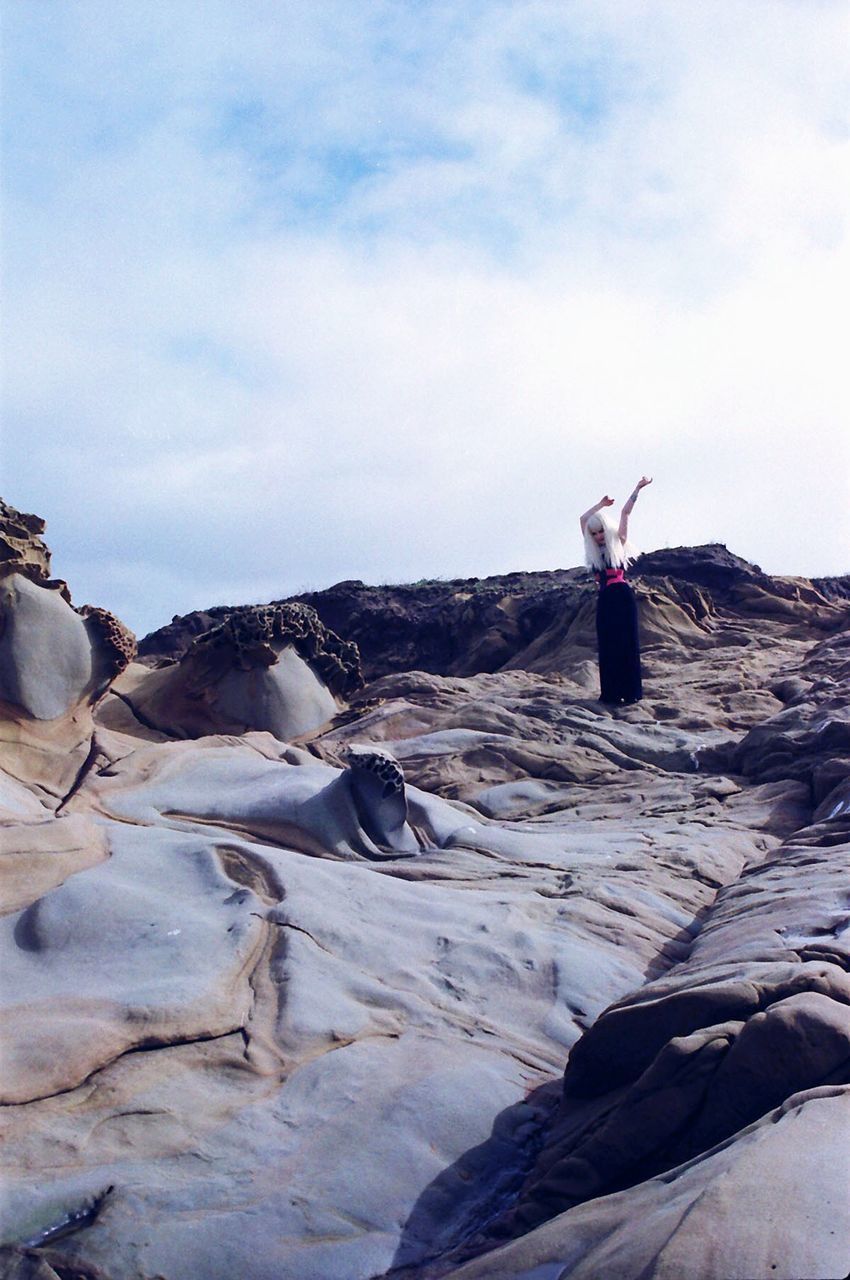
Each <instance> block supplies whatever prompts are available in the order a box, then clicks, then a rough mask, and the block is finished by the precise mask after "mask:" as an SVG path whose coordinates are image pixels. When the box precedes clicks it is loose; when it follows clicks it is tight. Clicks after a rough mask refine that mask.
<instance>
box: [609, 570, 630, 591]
mask: <svg viewBox="0 0 850 1280" xmlns="http://www.w3.org/2000/svg"><path fill="white" fill-rule="evenodd" d="M625 581H626V575H625V573H624V572H623V570H622V569H606V570H605V585H606V587H610V586H611V585H612V584H613V583H615V582H625Z"/></svg>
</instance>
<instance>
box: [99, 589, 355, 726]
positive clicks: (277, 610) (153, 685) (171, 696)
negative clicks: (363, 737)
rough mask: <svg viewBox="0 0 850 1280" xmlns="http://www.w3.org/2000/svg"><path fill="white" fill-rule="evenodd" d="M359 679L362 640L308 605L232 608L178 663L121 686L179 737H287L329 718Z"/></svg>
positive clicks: (140, 714) (145, 713)
mask: <svg viewBox="0 0 850 1280" xmlns="http://www.w3.org/2000/svg"><path fill="white" fill-rule="evenodd" d="M361 684H362V679H361V676H360V668H359V659H358V654H357V647H356V645H354V644H351V643H348V642H343V641H340V640H339V638H338V637H337V636H335V635H334V634H333V633H332V632H330V631H328V630H327V629H326V628H325V627H324V626H323V625H322V623H321V622H319V620H318V618H317V617H316V614H315V613H314V612H313V610H311V609H308V608H307V607H306V606H305V605H291V604H281V605H275V606H271V605H269V606H264V607H257V608H248V609H242V610H235V611H233V612H232V613H230V614H229V615H228V617H227V618H226V619H225V620H224V621H223V622H220V623H218V625H217V626H215V627H213V628H212V630H210V631H207V632H204V633H202V634H201V635H199V636H198V638H197V639H196V640H194V641H193V643H192V644H191V646H190V647H189V648H188V649H187V650H186V652H185V653H184V654H183V656H182V657H181V658H180V660H179V661H178V662H169V663H167V664H166V665H165V666H162V667H159V668H157V669H156V670H153V671H149V672H148V671H141V672H140V671H138V670H137V671H135V672H134V673H131V675H130V676H128V678H127V679H126V680H125V681H123V682H121V683H119V684H118V685H117V686H116V690H115V691H116V693H117V694H118V695H120V696H121V697H122V698H123V699H124V701H125V702H126V703H127V704H128V705H129V707H130V708H131V710H132V711H133V713H134V714H135V715H136V716H137V718H138V719H140V720H141V721H142V723H143V724H146V725H148V726H149V727H153V728H155V729H158V730H160V731H162V732H165V733H168V734H173V735H175V736H177V737H190V738H197V737H202V736H203V735H204V734H208V733H245V732H248V731H250V730H267V731H268V732H269V733H273V734H274V735H275V737H277V738H280V739H282V740H283V741H288V740H290V739H292V738H295V737H298V736H299V735H300V734H303V733H307V732H309V731H310V730H312V729H316V728H318V727H319V726H320V725H322V724H324V723H325V722H326V721H328V720H331V719H332V718H333V717H334V716H335V715H336V714H337V712H338V711H339V710H340V708H341V706H342V705H343V703H342V699H343V698H344V696H345V695H346V694H348V693H350V692H352V691H353V690H355V689H357V688H358V687H359V686H360V685H361Z"/></svg>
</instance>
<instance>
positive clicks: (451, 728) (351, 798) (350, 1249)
mask: <svg viewBox="0 0 850 1280" xmlns="http://www.w3.org/2000/svg"><path fill="white" fill-rule="evenodd" d="M10 519H11V517H10ZM26 521H30V522H33V523H31V524H27V523H26ZM12 523H13V524H14V526H15V529H17V530H23V534H26V535H27V536H26V537H25V536H23V534H21V533H9V535H8V537H7V543H8V545H10V546H12V545H13V540H14V539H17V541H18V543H21V544H25V546H27V547H30V549H29V550H23V549H22V550H21V554H20V556H19V558H18V560H17V561H16V563H17V564H18V565H21V564H24V563H31V564H32V565H34V566H35V567H33V568H28V569H27V570H26V572H24V571H20V572H17V571H14V572H17V576H18V578H19V579H20V582H24V583H26V586H24V587H23V588H20V586H19V584H17V585H16V586H15V590H16V591H20V594H19V595H18V596H16V597H15V601H16V603H15V605H14V610H13V611H12V612H10V613H9V614H8V615H7V617H8V618H10V619H11V621H10V623H9V627H8V629H7V632H6V633H5V636H10V637H11V639H10V640H9V646H8V647H7V648H6V649H4V650H3V651H2V653H3V655H5V656H4V661H3V666H2V678H3V679H4V680H5V681H6V682H7V683H6V685H5V686H4V687H5V688H6V689H7V690H8V691H10V692H15V694H16V696H17V697H18V698H19V699H25V700H29V702H30V705H31V707H36V701H35V700H36V699H37V698H42V697H44V698H45V699H48V697H50V698H54V699H56V700H54V701H53V702H50V701H49V700H47V701H45V702H44V703H43V704H39V707H38V708H36V709H41V710H43V711H45V710H46V711H48V712H52V711H54V710H55V709H56V707H57V706H60V705H62V699H61V697H58V693H59V692H61V690H62V689H63V688H66V689H67V690H73V691H75V692H74V694H73V698H72V699H71V702H70V704H69V706H70V709H69V710H66V711H64V712H62V713H61V714H60V715H59V716H54V717H52V718H50V717H48V718H47V719H43V720H39V719H38V718H37V717H36V716H35V714H34V711H33V710H32V709H26V707H25V705H24V702H23V701H19V702H13V701H8V700H7V701H5V702H4V703H3V704H2V705H0V728H2V732H3V733H4V734H7V735H9V736H8V737H7V742H8V743H12V742H14V743H15V748H16V751H15V754H14V755H12V754H8V755H4V756H3V759H2V760H0V765H2V768H3V772H0V830H2V836H3V852H2V853H0V885H1V886H2V890H3V903H4V912H5V914H4V916H3V917H2V920H0V924H1V925H2V928H0V964H2V966H3V972H4V974H5V975H6V981H5V982H4V984H3V986H2V991H0V1025H2V1035H3V1044H4V1073H3V1082H2V1088H3V1102H4V1104H5V1105H4V1106H3V1107H2V1109H0V1123H2V1126H3V1138H4V1157H3V1158H4V1161H5V1164H4V1168H3V1171H2V1176H3V1179H4V1190H5V1198H4V1201H3V1204H2V1209H0V1232H1V1234H0V1273H2V1274H4V1275H9V1276H10V1277H18V1278H20V1280H24V1278H25V1277H29V1278H30V1280H51V1277H60V1278H61V1277H68V1276H72V1275H75V1276H76V1275H79V1276H83V1277H86V1280H88V1277H102V1276H108V1277H110V1278H111V1280H124V1278H125V1277H126V1278H127V1280H130V1277H150V1278H151V1280H153V1277H162V1278H163V1280H197V1277H198V1276H203V1277H205V1280H232V1277H233V1276H237V1275H239V1276H245V1277H247V1278H248V1280H372V1278H374V1277H380V1276H387V1277H390V1276H391V1277H393V1278H394V1280H402V1277H404V1278H410V1280H412V1278H413V1277H416V1278H417V1280H429V1278H431V1277H438V1276H457V1277H458V1280H460V1278H461V1277H463V1278H464V1280H473V1278H481V1280H483V1278H484V1277H488V1280H509V1278H510V1280H519V1278H520V1277H522V1278H523V1280H559V1278H564V1280H565V1278H566V1277H567V1276H569V1277H571V1278H572V1277H580V1276H584V1277H594V1278H595V1277H599V1276H602V1275H605V1276H608V1275H611V1276H617V1277H619V1278H620V1280H644V1278H646V1277H651V1276H657V1277H659V1280H660V1277H663V1276H676V1277H679V1276H690V1275H693V1276H697V1275H698V1276H700V1277H701V1278H704V1280H728V1278H729V1277H730V1276H733V1275H737V1276H742V1277H743V1276H746V1277H749V1278H750V1280H752V1278H754V1277H755V1278H758V1280H768V1277H776V1278H777V1280H799V1278H800V1277H802V1276H810V1277H814V1276H818V1277H827V1276H829V1277H832V1276H834V1277H840V1276H845V1275H846V1274H847V1270H848V1266H850V1249H848V1240H850V1222H848V1216H847V1215H848V1200H847V1196H846V1190H845V1188H846V1186H847V1185H848V1180H850V1179H849V1178H848V1175H850V1167H848V1151H850V1142H848V1136H850V1119H848V1114H847V1112H848V1098H850V985H848V981H849V980H848V972H850V932H848V929H849V928H850V925H849V924H848V921H850V915H849V914H848V898H847V883H848V881H847V867H848V860H850V800H848V797H849V796H850V791H848V787H850V744H848V741H847V736H846V730H847V721H846V706H847V689H848V680H850V671H848V612H847V602H846V599H845V598H844V597H843V596H842V595H841V593H840V592H831V593H827V592H825V591H823V590H821V589H819V588H818V587H815V586H812V585H811V584H808V583H806V582H804V581H802V580H795V579H774V578H769V577H768V576H767V575H764V574H762V573H761V572H760V571H759V570H757V569H756V568H755V567H754V566H749V565H747V564H746V562H744V561H741V560H739V559H738V558H737V557H735V556H732V555H730V553H728V552H726V550H725V549H724V548H695V549H691V550H690V551H689V550H688V549H677V550H676V551H674V552H658V553H655V554H654V555H653V556H646V557H643V561H642V576H641V578H640V583H639V591H640V595H641V610H642V626H643V630H644V639H645V647H646V664H645V665H646V671H645V677H646V678H645V690H646V696H645V698H644V701H643V703H641V704H640V705H638V706H635V707H631V708H628V709H624V710H617V711H611V710H610V709H607V708H605V707H602V706H600V704H599V703H598V702H597V701H596V687H595V669H594V654H593V632H592V594H590V593H588V592H587V590H586V588H585V586H584V585H583V577H582V574H581V573H580V571H578V570H566V571H561V572H559V573H557V574H553V575H541V574H535V575H528V577H527V578H524V576H523V575H519V574H517V575H509V577H508V578H505V579H500V580H498V581H494V580H490V581H489V582H488V583H486V584H483V585H482V584H474V583H467V584H456V583H453V584H425V585H424V586H419V587H414V588H395V589H391V588H365V587H363V586H362V584H343V585H342V586H341V587H338V588H334V589H332V590H331V592H330V593H327V596H326V598H325V599H324V601H322V600H321V599H319V597H318V596H316V597H314V598H313V599H312V600H311V601H310V605H307V604H305V603H304V602H295V603H292V602H289V603H285V602H280V603H279V604H278V605H276V606H272V607H270V608H268V609H263V610H257V609H247V608H246V609H243V610H233V609H224V610H209V611H207V612H206V613H205V614H203V615H193V616H191V617H190V618H189V620H186V619H184V620H176V621H175V623H174V624H173V628H172V629H171V630H170V631H169V633H168V634H167V635H165V636H164V635H163V633H160V634H159V636H158V637H148V638H147V640H146V641H145V642H143V645H142V649H143V651H144V653H145V655H146V656H145V659H144V665H142V664H132V665H131V666H130V667H127V668H126V669H125V670H124V671H123V673H122V674H120V675H118V676H116V672H115V670H114V668H115V667H116V666H119V665H120V661H119V660H118V659H115V658H113V659H108V654H109V653H110V652H112V653H114V652H117V651H118V650H119V649H120V637H119V636H118V634H117V633H116V636H115V637H113V639H112V641H110V640H109V638H108V636H105V634H104V633H105V632H108V630H109V627H110V625H111V624H110V623H109V621H108V619H99V618H96V617H95V616H94V614H92V613H89V615H88V616H87V617H84V616H82V614H81V613H77V612H76V611H75V610H73V609H72V608H71V606H70V604H69V602H68V600H67V599H65V598H64V596H63V594H62V592H61V590H59V589H57V588H55V587H50V586H47V585H45V583H46V582H47V581H48V579H47V578H46V577H44V576H41V575H44V574H48V573H49V555H48V553H47V551H46V548H43V544H42V549H41V550H39V549H38V544H37V543H36V542H35V541H33V542H32V545H31V546H30V543H29V542H28V541H27V538H28V537H29V536H30V535H31V536H32V538H33V539H35V538H38V537H39V536H40V532H41V529H42V526H41V524H40V522H38V521H35V518H34V517H25V518H24V517H21V518H18V519H17V521H14V520H13V521H12ZM33 575H36V576H37V578H38V580H36V577H34V576H33ZM11 576H14V573H13V574H12V575H9V574H7V575H6V578H5V579H4V581H6V582H8V581H9V580H10V577H11ZM30 589H32V591H37V592H42V593H43V594H44V596H45V597H46V598H47V599H48V600H50V601H51V602H55V601H59V602H60V603H61V604H62V605H63V606H64V609H63V610H57V609H56V608H55V607H54V604H53V603H50V604H46V603H45V600H44V599H42V596H41V595H35V596H33V595H31V594H29V592H30ZM464 595H465V596H466V599H461V598H460V597H461V596H464ZM310 606H315V610H316V612H315V613H314V612H312V610H311V607H310ZM346 610H348V612H346ZM382 610H383V611H384V621H385V626H383V627H382V624H381V611H382ZM66 611H67V612H66ZM331 627H332V628H333V632H334V633H336V634H332V633H331V631H330V630H329V628H331ZM25 628H29V631H28V632H27V634H28V635H29V636H31V640H32V647H30V646H24V645H23V642H22V641H21V642H20V643H19V640H20V638H21V637H22V636H23V635H24V629H25ZM80 628H82V631H81V630H80ZM16 637H17V639H16ZM51 637H53V641H54V644H55V643H56V639H57V637H58V640H59V642H60V644H59V652H61V653H62V654H63V655H65V656H64V658H63V664H64V665H63V667H62V673H61V678H60V675H54V674H53V673H51V672H48V671H47V669H46V667H47V658H46V657H45V655H46V654H47V653H48V651H49V647H50V646H49V641H50V639H51ZM4 638H5V637H4ZM84 641H85V643H84ZM355 641H356V642H357V643H358V644H362V645H363V651H364V654H365V655H366V657H365V666H366V670H367V673H368V674H369V677H370V683H368V684H367V685H366V686H365V687H363V688H359V687H358V685H359V678H358V671H357V665H356V650H355V648H354V642H355ZM86 644H88V646H89V647H88V649H87V648H86ZM420 645H421V650H420V649H418V648H417V646H420ZM169 646H170V648H169ZM127 652H129V651H127ZM87 653H88V654H89V667H87V666H86V661H87V659H86V654H87ZM93 653H95V654H97V655H99V656H98V658H97V661H96V662H95V661H94V660H93V659H92V658H91V655H92V654H93ZM124 656H126V653H125V655H124ZM420 656H421V658H422V660H421V661H417V660H416V659H417V657H420ZM36 662H38V663H41V669H43V670H44V672H45V677H44V680H43V681H39V680H38V679H37V678H36V677H35V676H34V674H33V672H34V671H35V670H36V667H30V666H28V663H36ZM110 662H111V664H112V665H111V666H110ZM156 663H159V665H155V664H156ZM429 668H430V669H429ZM378 673H381V674H378ZM62 681H64V682H65V683H64V685H63V683H62ZM269 681H272V682H273V683H271V684H270V683H269ZM16 682H17V683H16ZM107 686H108V687H109V689H110V690H111V691H112V692H108V693H104V690H105V689H106V688H107ZM317 690H318V691H317ZM343 700H344V701H345V706H344V707H343V705H342V704H343ZM93 712H94V715H93ZM74 717H76V718H77V719H76V723H77V725H78V728H79V729H80V731H81V733H82V736H81V744H82V746H83V748H84V758H83V760H82V763H78V762H76V759H75V761H72V764H73V770H72V778H71V781H70V782H69V783H68V784H67V785H66V786H65V790H64V791H63V790H61V788H59V787H58V785H57V776H58V775H57V774H56V772H55V770H56V764H55V759H56V755H57V752H58V750H59V748H57V747H56V746H55V745H54V746H51V745H50V744H51V743H53V744H55V743H57V742H58V743H59V744H60V745H61V744H62V743H67V742H68V741H69V738H68V723H69V722H70V720H73V718H74ZM86 717H87V719H86ZM287 717H289V718H288V719H287ZM24 723H26V725H27V726H28V732H29V733H31V734H33V733H35V732H36V731H37V732H38V733H40V734H41V738H40V739H39V741H40V742H41V744H42V750H43V754H44V757H45V759H47V760H48V761H49V762H50V763H49V767H48V766H47V765H42V766H41V768H42V776H36V772H35V765H34V764H33V761H34V760H35V759H36V754H35V751H34V748H30V747H29V746H28V745H26V746H25V745H24V744H23V741H22V739H21V738H20V736H18V737H17V738H16V737H15V736H14V735H15V734H18V735H20V725H21V724H24ZM33 726H36V728H35V729H34V728H33ZM86 726H87V728H86ZM27 751H30V755H29V756H26V752H27ZM25 756H26V759H27V760H28V761H29V763H27V764H26V765H24V764H22V763H21V762H22V760H24V758H25ZM69 767H70V766H69ZM51 770H53V773H51ZM48 783H49V785H48ZM51 787H52V788H53V789H52V790H51ZM4 1268H5V1269H4Z"/></svg>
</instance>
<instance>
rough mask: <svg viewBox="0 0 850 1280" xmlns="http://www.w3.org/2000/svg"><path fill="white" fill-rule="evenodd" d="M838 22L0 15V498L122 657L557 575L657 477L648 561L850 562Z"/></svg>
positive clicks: (155, 9)
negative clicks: (403, 584) (23, 520)
mask: <svg viewBox="0 0 850 1280" xmlns="http://www.w3.org/2000/svg"><path fill="white" fill-rule="evenodd" d="M841 8H843V6H842V7H841ZM841 8H839V6H838V4H831V3H815V4H811V3H802V0H801V2H800V3H794V2H792V0H779V2H778V3H777V2H776V0H770V3H767V2H766V0H765V2H761V0H759V2H756V3H746V4H743V3H737V2H735V0H729V3H724V4H722V5H718V6H711V7H710V8H709V7H705V6H699V5H697V4H695V3H694V4H691V3H685V4H682V3H681V2H677V3H675V4H673V3H672V2H671V3H659V4H653V5H652V6H647V5H645V4H643V3H627V2H625V3H624V2H621V0H618V2H617V3H616V4H614V3H613V2H612V3H607V2H606V3H593V4H591V3H589V0H588V2H587V3H581V4H576V5H571V6H569V7H566V6H563V5H562V4H554V3H548V2H546V0H539V2H523V0H515V2H509V0H505V2H503V3H500V4H490V5H488V6H486V7H485V6H478V7H476V6H474V5H473V6H469V7H464V8H463V9H460V8H459V7H458V6H455V5H452V4H449V3H433V4H428V5H409V6H408V5H398V4H386V5H378V6H374V5H369V6H356V5H354V6H352V5H349V4H343V5H334V4H330V3H328V4H326V5H320V6H309V7H308V6H301V5H290V6H278V5H264V4H258V5H256V6H252V7H251V11H250V14H248V15H247V16H244V15H243V16H244V21H242V20H240V21H239V22H237V21H236V20H235V18H234V12H235V11H234V10H233V8H232V6H230V5H229V4H221V5H216V4H213V3H206V2H205V3H203V4H201V3H192V2H191V0H181V2H180V3H179V4H178V3H176V0H175V3H174V4H172V5H157V6H150V7H146V8H144V9H143V10H141V9H135V10H128V9H124V10H121V11H120V13H113V8H112V6H109V7H108V8H105V7H104V6H103V5H101V4H100V3H95V2H94V0H87V2H82V3H80V4H78V5H72V6H67V7H65V8H63V10H62V14H61V19H59V20H58V27H57V29H56V30H54V32H53V41H54V43H53V45H52V46H51V45H49V44H48V45H46V46H45V45H43V44H42V43H41V41H40V38H39V37H40V31H39V30H38V29H37V27H36V26H34V25H33V23H32V21H31V20H28V18H27V13H28V11H27V10H21V11H19V13H18V15H16V16H17V18H18V21H19V23H20V26H21V30H19V31H17V32H14V33H13V39H12V45H13V48H12V49H11V50H10V56H11V54H12V53H13V52H20V53H23V54H25V55H26V57H25V58H24V62H25V63H29V64H30V68H29V69H30V79H31V80H32V83H33V84H35V86H36V89H37V90H38V95H37V98H33V97H32V96H28V95H29V94H30V93H31V90H30V89H29V88H28V87H27V86H28V85H29V83H30V81H29V80H28V81H27V82H26V84H23V83H21V84H18V83H17V82H16V83H15V84H13V86H12V88H13V91H14V94H15V95H16V96H17V97H18V99H19V100H20V101H21V102H22V103H23V102H26V103H27V104H28V106H29V116H28V117H26V116H25V118H28V119H29V125H28V126H27V129H25V130H24V135H25V136H24V139H23V142H22V143H20V144H19V149H18V150H17V151H16V152H14V153H13V154H12V161H13V164H12V170H13V181H12V183H11V185H10V189H9V191H8V192H7V197H6V217H7V223H10V224H11V236H10V243H12V244H13V245H14V246H15V247H14V249H13V250H12V251H10V253H9V268H10V269H9V281H10V285H9V288H10V291H11V292H12V293H13V294H14V299H15V307H16V324H15V326H14V331H13V332H12V333H11V335H10V340H9V354H8V357H7V367H8V375H7V384H8V389H7V400H8V406H9V419H10V421H12V422H13V424H14V426H13V428H12V430H10V432H9V433H8V435H7V439H6V441H5V445H4V459H5V467H4V471H5V473H6V483H5V485H4V488H5V490H6V496H7V497H8V498H9V500H11V501H12V502H14V503H16V504H17V505H20V506H27V507H29V508H30V509H35V510H37V511H39V513H40V514H42V515H44V516H45V517H46V518H47V519H48V521H49V525H48V536H49V540H50V542H51V544H52V545H53V547H54V551H55V568H56V570H57V572H60V573H62V574H64V575H65V576H67V577H68V578H69V580H70V581H71V586H72V588H73V589H74V591H75V596H76V597H79V598H83V597H86V598H88V599H91V600H93V601H96V602H98V603H102V604H105V605H107V606H109V607H112V608H115V609H116V611H117V612H119V613H121V614H122V615H123V616H125V617H126V619H127V621H129V622H130V623H131V625H133V626H135V627H137V628H138V629H139V630H140V631H143V630H146V629H148V628H149V627H151V626H154V625H157V624H159V623H161V622H162V621H164V620H167V618H168V617H170V615H171V613H173V612H178V611H185V610H187V609H189V608H192V607H198V606H199V605H201V604H212V603H216V602H220V601H222V600H231V601H232V600H235V599H238V598H244V599H251V598H262V597H264V596H272V595H282V594H285V593H287V592H289V591H292V590H296V589H298V588H301V587H305V586H320V585H325V584H327V583H329V582H331V581H333V580H336V579H339V578H344V577H363V578H367V579H369V578H371V579H373V580H374V579H383V580H393V579H396V580H400V579H404V578H411V577H412V578H418V577H422V576H434V575H442V574H457V575H462V574H476V573H486V572H490V571H498V570H503V569H516V568H526V567H527V568H537V567H547V566H552V567H554V566H555V565H565V564H571V563H576V562H577V561H578V559H579V557H580V548H579V545H578V540H577V537H576V536H575V528H574V526H575V517H576V513H577V512H578V511H579V510H581V509H584V508H585V507H586V506H587V505H589V503H590V502H591V501H594V500H595V499H596V498H597V497H598V496H601V493H602V492H603V491H605V490H606V489H607V490H609V491H611V492H615V493H616V495H617V496H618V497H625V496H626V492H627V490H628V489H629V488H630V487H631V485H632V483H633V482H634V480H635V479H636V478H637V476H638V475H640V474H641V472H643V471H644V470H646V471H649V472H655V473H656V483H655V485H654V486H653V488H652V489H650V490H648V491H647V493H646V494H645V495H643V497H642V499H641V504H640V507H639V509H638V512H637V513H636V517H635V524H634V532H635V540H636V541H638V542H639V543H640V544H641V545H643V546H647V547H649V546H652V545H658V544H663V543H665V542H667V543H697V542H701V541H707V540H714V539H721V540H723V541H726V542H727V543H728V545H729V546H730V547H731V548H732V549H733V550H735V551H737V552H739V553H740V554H743V555H746V556H748V557H750V558H752V559H754V560H757V561H760V562H761V563H762V565H763V567H765V568H766V569H768V570H770V571H773V572H783V571H785V572H804V573H810V574H817V573H830V572H833V573H837V572H845V571H847V570H848V569H850V564H848V562H847V558H846V554H845V550H846V547H847V545H848V537H847V534H848V532H850V530H848V528H847V519H848V517H847V511H848V503H847V498H848V497H850V493H848V474H850V461H849V460H848V454H847V445H846V444H845V434H846V432H845V425H846V411H847V407H848V406H847V394H846V390H845V387H844V379H843V375H842V367H843V363H844V357H843V352H842V351H840V350H839V340H840V335H841V332H842V323H841V320H842V315H843V310H844V305H845V304H844V298H845V297H846V281H845V280H844V278H843V277H844V274H846V262H847V257H846V229H845V215H846V198H845V195H844V183H845V181H846V170H847V158H846V157H847V146H846V130H845V129H844V128H843V127H842V126H841V124H840V117H839V114H838V113H839V105H838V104H839V102H840V101H841V98H842V88H843V82H844V72H843V68H842V66H841V62H842V54H841V52H840V50H841V41H840V30H841V24H842V22H843V17H842V13H841ZM107 12H108V13H109V14H111V15H113V18H114V21H112V20H111V21H110V23H105V22H103V17H104V14H106V13H107ZM7 41H8V37H7ZM32 92H34V91H32ZM28 137H29V139H30V141H31V143H32V146H33V147H35V148H36V154H35V157H34V156H33V154H32V153H31V152H27V149H26V142H27V138H28ZM824 509H828V510H829V511H830V513H831V524H832V526H833V527H834V528H835V530H836V533H835V535H834V536H833V538H832V539H830V540H828V541H825V540H824V538H823V536H822V533H821V532H820V530H819V527H818V525H819V522H818V520H817V519H813V518H812V515H813V513H819V512H821V511H823V510H824ZM842 522H843V523H842ZM122 566H123V567H122Z"/></svg>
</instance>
